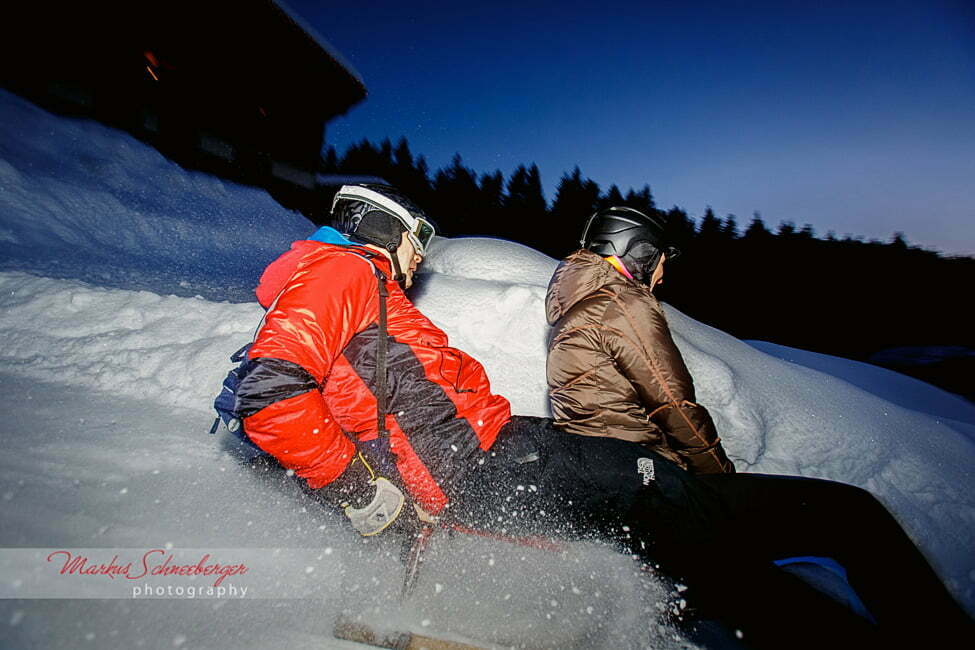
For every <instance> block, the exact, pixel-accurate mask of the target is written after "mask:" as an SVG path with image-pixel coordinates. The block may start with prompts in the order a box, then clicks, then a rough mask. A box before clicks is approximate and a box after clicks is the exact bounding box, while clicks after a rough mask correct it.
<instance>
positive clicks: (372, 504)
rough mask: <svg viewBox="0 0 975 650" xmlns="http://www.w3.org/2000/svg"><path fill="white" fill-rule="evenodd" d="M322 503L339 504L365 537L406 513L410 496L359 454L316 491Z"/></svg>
mask: <svg viewBox="0 0 975 650" xmlns="http://www.w3.org/2000/svg"><path fill="white" fill-rule="evenodd" d="M314 496H315V498H316V499H318V500H319V501H320V502H325V503H329V504H331V505H333V506H338V507H339V508H341V509H342V512H344V513H345V516H346V517H348V518H349V521H350V523H351V524H352V527H353V528H355V529H356V531H357V532H358V533H359V534H360V535H363V536H364V537H371V536H372V535H376V534H378V533H381V532H382V531H384V530H386V529H387V528H388V527H389V526H390V525H392V524H393V522H395V521H396V520H397V519H398V518H399V517H400V514H401V513H402V512H403V509H404V508H403V506H404V505H405V504H406V497H405V496H404V495H403V491H402V490H400V489H399V488H398V487H396V486H395V485H394V484H393V483H392V482H391V481H390V480H389V479H387V478H385V477H382V476H379V475H378V474H376V473H375V472H374V471H373V469H372V467H371V466H370V465H369V463H368V462H366V459H365V456H363V455H362V453H361V452H360V453H358V454H357V455H356V457H355V458H353V459H352V462H351V463H349V466H348V467H347V468H346V469H345V471H344V472H342V475H341V476H339V477H338V478H337V479H335V480H334V481H332V482H331V483H329V484H328V485H326V486H325V487H323V488H320V489H318V490H315V491H314Z"/></svg>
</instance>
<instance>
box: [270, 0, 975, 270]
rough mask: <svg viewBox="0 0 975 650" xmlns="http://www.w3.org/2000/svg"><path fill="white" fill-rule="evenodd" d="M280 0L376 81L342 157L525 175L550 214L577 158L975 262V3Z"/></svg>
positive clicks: (823, 229) (743, 220)
mask: <svg viewBox="0 0 975 650" xmlns="http://www.w3.org/2000/svg"><path fill="white" fill-rule="evenodd" d="M286 1H287V2H288V4H289V5H290V6H291V7H292V8H294V9H295V10H296V11H297V12H298V13H299V14H300V15H302V16H303V17H304V18H305V19H306V20H307V21H308V22H309V23H310V24H311V25H312V26H314V27H315V28H316V29H317V30H318V31H319V32H320V34H321V35H322V36H324V37H325V39H326V40H328V41H329V42H330V43H331V44H332V45H333V46H334V47H335V48H336V49H337V50H338V51H339V52H340V53H341V54H342V55H343V56H344V57H345V58H346V59H347V60H348V61H349V62H350V63H351V64H352V65H353V67H355V69H356V70H358V72H359V73H360V74H361V75H362V77H363V79H364V81H365V83H366V86H367V88H368V89H369V97H368V98H367V99H366V100H365V102H363V103H362V104H360V105H359V106H357V107H355V108H353V109H352V110H351V111H350V113H349V114H348V115H347V116H346V117H343V118H339V119H337V120H335V121H334V122H332V123H331V124H330V125H329V131H328V134H327V140H328V142H329V143H331V144H334V145H335V146H336V148H337V149H338V150H339V152H340V153H341V152H342V151H344V149H345V147H346V146H347V145H348V144H350V143H352V142H355V141H358V140H361V139H362V138H369V139H371V140H373V141H376V142H378V141H379V140H381V139H382V138H384V137H389V138H390V139H392V140H393V141H394V142H395V141H396V140H397V139H398V138H399V137H400V136H406V138H407V139H408V140H409V143H410V145H411V147H412V149H413V151H414V153H417V154H424V155H425V156H426V157H427V160H428V163H429V164H430V167H431V169H436V168H438V167H441V166H444V165H447V164H448V163H449V162H450V160H451V158H452V157H453V155H454V154H455V153H460V154H461V156H462V157H463V159H464V162H465V164H467V165H468V166H470V167H473V168H474V169H475V170H477V171H478V172H488V171H493V170H495V169H500V170H501V171H502V172H504V174H505V175H506V176H507V175H509V174H510V173H511V171H512V170H513V169H514V168H515V167H516V166H517V165H518V164H521V163H531V162H535V163H537V164H538V166H539V169H540V170H541V173H542V179H543V182H544V184H545V190H546V198H547V199H548V200H549V201H551V199H552V198H553V195H554V190H555V187H556V185H557V183H558V181H559V178H560V177H561V175H562V174H563V173H565V172H567V171H571V169H572V168H573V166H575V165H579V166H580V168H581V169H582V172H583V174H584V175H585V176H588V177H590V178H592V179H593V180H595V181H596V182H598V183H599V184H600V186H601V187H602V188H603V189H606V188H608V187H609V185H610V184H612V183H616V184H617V185H618V186H620V188H621V189H622V190H623V191H624V192H625V191H626V189H627V188H629V187H636V188H639V187H641V186H642V185H643V184H644V183H648V184H649V185H650V187H651V189H652V190H653V193H654V196H655V197H656V199H657V203H658V205H659V206H661V207H663V208H668V207H670V206H672V205H679V206H681V207H683V208H684V209H686V210H687V211H688V212H689V213H690V214H691V215H692V216H699V215H700V214H702V213H703V211H704V209H705V207H706V206H707V205H710V206H712V207H713V208H714V210H715V212H716V213H717V214H718V215H719V216H722V217H723V216H725V215H727V214H729V213H734V214H735V215H737V217H738V222H739V225H740V226H742V227H744V226H746V225H747V224H748V222H749V221H750V220H751V216H752V213H753V212H754V211H756V210H757V211H759V212H761V214H762V217H763V219H764V220H765V222H766V224H767V225H768V226H769V227H771V228H773V229H774V228H775V227H777V226H778V224H779V222H781V221H783V220H791V221H794V222H796V224H797V225H799V226H801V225H802V224H804V223H807V222H808V223H811V224H813V226H814V228H815V230H816V233H817V235H819V236H824V235H825V234H826V233H827V231H829V230H833V231H835V233H836V234H837V235H838V236H844V235H846V234H853V235H862V236H864V237H866V238H868V239H870V238H877V239H881V240H884V241H887V240H889V239H890V237H891V235H892V233H893V232H894V231H903V232H904V233H905V234H906V236H907V238H908V240H909V241H910V242H911V243H914V244H919V245H922V246H924V247H927V248H933V249H937V250H941V251H943V252H946V253H955V254H957V253H961V254H975V3H971V2H968V1H966V0H943V1H942V0H928V1H924V0H917V1H915V2H901V1H898V0H886V1H878V2H856V1H851V2H843V1H839V0H837V1H835V2H829V1H827V2H813V1H811V0H809V1H805V2H791V1H789V0H779V1H778V2H768V3H758V2H652V1H647V2H613V1H605V2H573V1H572V0H563V1H561V2H552V1H549V2H530V1H527V0H526V1H524V2H506V1H496V2H485V3H482V4H483V6H472V5H473V3H465V2H407V1H401V2H386V1H370V2H323V1H314V0H286ZM320 92H321V90H320Z"/></svg>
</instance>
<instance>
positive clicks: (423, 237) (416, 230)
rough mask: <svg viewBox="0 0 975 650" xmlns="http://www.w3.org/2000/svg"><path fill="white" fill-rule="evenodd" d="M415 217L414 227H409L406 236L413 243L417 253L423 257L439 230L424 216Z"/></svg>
mask: <svg viewBox="0 0 975 650" xmlns="http://www.w3.org/2000/svg"><path fill="white" fill-rule="evenodd" d="M413 219H414V224H413V227H412V228H408V229H407V231H406V236H407V237H409V239H410V241H411V242H412V243H413V248H415V249H416V252H417V254H419V255H420V256H421V257H423V256H424V255H425V254H426V250H427V246H429V245H430V242H431V241H433V236H434V235H436V234H437V230H436V229H435V228H434V227H433V224H431V223H430V222H429V221H427V220H426V219H424V218H423V217H414V218H413Z"/></svg>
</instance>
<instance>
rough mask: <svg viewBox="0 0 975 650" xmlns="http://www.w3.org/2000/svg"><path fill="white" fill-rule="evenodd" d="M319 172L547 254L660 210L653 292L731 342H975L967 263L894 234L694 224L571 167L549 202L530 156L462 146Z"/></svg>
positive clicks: (964, 381)
mask: <svg viewBox="0 0 975 650" xmlns="http://www.w3.org/2000/svg"><path fill="white" fill-rule="evenodd" d="M321 171H322V172H323V173H327V174H348V175H372V176H379V177H381V178H384V179H386V180H387V181H388V182H389V183H391V184H392V185H395V186H396V187H398V188H400V189H401V190H402V191H403V192H404V194H406V195H407V196H410V197H411V198H413V199H414V200H415V201H416V203H417V204H418V205H420V206H422V207H423V209H424V210H425V211H426V212H427V213H428V214H430V215H431V217H433V219H434V220H435V221H436V223H437V227H438V230H439V232H441V233H442V234H444V235H446V236H468V235H483V236H488V237H501V238H504V239H509V240H512V241H517V242H520V243H522V244H525V245H527V246H530V247H531V248H534V249H536V250H539V251H541V252H543V253H546V254H548V255H550V256H552V257H554V258H556V259H560V258H562V257H564V256H565V255H566V254H567V253H569V252H571V251H572V250H574V249H575V248H577V247H578V237H579V234H580V231H581V230H582V227H583V225H584V224H585V220H586V219H587V218H588V217H589V215H591V214H592V213H593V212H595V211H596V210H597V209H599V208H603V207H608V206H619V205H625V206H629V207H633V208H636V209H638V210H640V211H642V212H644V213H647V214H654V215H659V216H663V217H665V218H666V220H667V223H668V227H669V229H670V231H671V236H672V238H673V240H674V241H675V242H676V243H677V245H678V246H679V247H680V248H681V249H682V251H683V255H682V256H681V258H680V259H678V260H676V261H675V263H674V264H672V265H668V267H667V269H666V271H667V274H666V277H665V282H664V285H663V286H661V287H660V288H659V289H658V294H659V295H660V297H661V298H662V299H663V300H664V301H666V302H668V303H670V304H672V305H673V306H675V307H676V308H678V309H680V310H681V311H683V312H684V313H686V314H688V315H689V316H691V317H692V318H695V319H697V320H699V321H702V322H704V323H707V324H709V325H712V326H714V327H717V328H718V329H721V330H724V331H726V332H729V333H731V334H733V335H735V336H737V337H739V338H743V339H758V340H765V341H772V342H775V343H779V344H782V345H787V346H792V347H799V348H803V349H807V350H813V351H819V352H823V353H826V354H833V355H838V356H844V357H848V358H852V359H867V358H868V357H869V356H870V355H871V354H873V353H874V352H876V351H878V350H881V349H884V348H887V347H892V346H917V345H958V346H966V347H969V348H975V322H973V318H972V316H971V315H970V312H971V310H970V309H969V306H968V303H969V302H970V300H971V296H972V292H973V289H972V288H973V287H975V258H971V257H942V256H941V255H939V254H937V253H935V252H932V251H927V250H923V249H921V248H919V247H916V246H911V245H909V244H908V242H907V241H906V239H905V237H904V235H903V234H901V233H895V234H894V235H893V236H892V238H891V240H890V241H889V242H879V241H875V240H873V241H864V239H863V238H861V237H853V236H850V235H845V236H844V237H843V238H838V237H836V235H835V234H834V233H832V232H830V233H827V234H826V235H825V237H817V236H816V232H815V229H814V228H813V226H812V225H810V224H805V225H803V226H801V227H797V226H796V225H795V223H793V222H791V221H783V222H781V223H780V224H779V225H778V226H777V227H775V229H774V230H773V229H771V228H769V227H768V226H767V225H766V224H765V222H764V221H763V219H762V217H761V215H760V214H759V213H757V212H756V213H754V214H753V215H752V217H751V219H750V220H749V221H748V223H747V225H742V224H739V222H738V218H737V217H736V216H735V215H727V216H725V217H724V218H721V217H718V216H717V215H715V213H714V211H713V210H712V209H711V208H707V209H706V210H705V212H704V214H703V215H700V217H699V218H694V217H691V216H690V215H688V214H687V212H686V211H685V210H683V209H682V208H679V207H676V206H675V207H672V208H670V209H667V210H663V209H661V208H658V207H657V205H656V204H655V202H654V198H653V194H652V192H651V190H650V185H649V184H646V185H644V186H643V187H642V188H640V189H638V190H634V189H632V188H631V189H627V190H626V191H625V193H624V191H623V190H621V189H620V188H619V187H617V186H616V185H611V186H610V187H609V188H607V189H605V190H603V189H602V188H600V186H599V185H598V184H597V183H596V182H595V181H593V180H591V179H589V178H586V177H585V176H583V174H582V171H581V170H580V169H579V167H578V166H577V167H575V168H574V169H573V170H572V171H571V172H566V173H564V174H563V175H562V177H561V179H560V181H559V183H558V186H557V188H556V191H555V196H554V197H552V200H551V202H549V201H547V200H546V197H545V194H544V191H543V187H542V179H541V173H540V171H539V169H538V167H537V166H536V165H535V164H530V165H519V166H518V167H517V168H516V169H515V170H514V171H513V172H512V173H511V174H510V175H509V176H507V177H505V175H504V174H502V173H501V171H498V170H495V171H493V172H481V173H478V172H477V171H475V170H474V169H471V168H470V167H467V166H466V165H464V163H463V160H462V158H461V156H460V155H459V154H458V155H455V156H454V159H453V161H452V162H451V164H450V165H448V166H446V167H443V168H441V169H438V170H436V171H435V172H431V171H430V169H429V167H428V164H427V162H426V160H425V158H424V157H423V156H417V155H414V154H413V152H412V151H411V150H410V147H409V144H408V143H407V141H406V139H405V138H403V139H400V140H399V142H398V143H397V144H396V145H395V146H394V145H393V144H392V143H391V142H390V141H389V140H388V139H387V140H383V141H382V142H381V143H379V144H378V145H376V144H373V143H371V142H369V141H368V140H363V141H361V142H359V143H357V144H354V145H352V146H350V147H349V148H348V149H347V150H346V151H345V153H344V154H343V155H342V156H339V155H338V154H337V153H336V151H335V149H334V148H332V147H329V148H328V149H327V150H326V152H325V154H324V155H323V156H322V161H321ZM923 216H924V215H918V218H919V219H920V218H923ZM963 365H964V372H961V371H957V372H956V371H952V372H949V373H948V374H951V375H956V374H957V375H959V376H958V377H956V378H954V379H952V380H951V381H950V382H949V383H950V385H949V386H946V387H948V388H949V389H951V390H954V391H955V392H959V393H963V394H967V395H969V396H970V397H975V380H973V379H971V377H972V376H975V372H972V371H973V370H975V358H971V359H970V360H969V361H968V362H963ZM926 378H927V379H929V380H932V379H931V378H930V377H926ZM934 383H938V381H935V382H934ZM942 383H944V382H942Z"/></svg>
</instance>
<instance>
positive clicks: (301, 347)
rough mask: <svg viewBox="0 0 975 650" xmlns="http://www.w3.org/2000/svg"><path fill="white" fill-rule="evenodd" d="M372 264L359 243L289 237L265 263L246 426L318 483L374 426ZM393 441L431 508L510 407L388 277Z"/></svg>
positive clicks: (244, 387) (374, 256)
mask: <svg viewBox="0 0 975 650" xmlns="http://www.w3.org/2000/svg"><path fill="white" fill-rule="evenodd" d="M373 265H375V267H376V268H379V269H380V270H381V271H382V272H383V273H384V274H385V276H386V277H387V278H389V277H391V276H392V274H391V272H390V263H389V260H387V259H386V258H385V257H384V256H382V255H380V254H378V253H374V252H373V251H370V250H369V249H366V248H362V247H354V248H353V247H349V246H341V245H333V244H327V243H321V242H318V241H311V240H305V241H299V242H295V243H294V244H293V245H292V247H291V250H290V251H288V252H287V253H285V254H284V255H282V256H281V257H279V258H278V259H277V260H275V261H274V262H273V263H272V264H271V265H270V266H269V267H268V268H267V270H266V271H265V272H264V275H263V276H262V278H261V286H260V287H259V288H258V290H257V293H258V298H259V300H260V301H261V304H262V305H264V306H265V307H266V308H267V309H268V311H267V313H266V315H265V318H264V321H263V323H262V325H261V327H260V329H259V330H258V333H257V337H256V339H255V341H254V344H253V345H252V346H251V348H250V351H249V352H248V358H249V359H250V360H251V362H252V364H253V367H252V369H251V370H250V371H249V372H248V374H247V376H246V378H245V379H244V380H243V381H242V382H241V385H240V388H239V390H238V400H239V402H238V403H239V404H241V405H243V407H244V408H243V409H242V411H243V414H244V418H243V423H244V430H245V431H246V433H247V435H248V437H249V438H250V439H251V440H252V441H253V442H254V443H255V444H256V445H257V446H259V447H260V448H261V449H263V450H264V451H266V452H268V453H269V454H271V455H272V456H274V457H275V458H276V459H277V460H278V461H279V462H280V463H281V464H282V465H284V466H285V467H287V468H289V469H292V470H294V471H295V473H296V474H297V475H298V476H300V477H302V478H304V479H305V480H307V482H308V485H309V487H312V488H320V487H322V486H324V485H327V484H328V483H330V482H331V481H333V480H335V479H336V478H337V477H338V476H339V475H341V473H342V472H343V471H344V470H345V468H346V466H347V465H348V464H349V463H350V462H351V460H352V457H353V456H354V455H355V453H356V443H357V442H360V441H361V442H365V441H369V440H375V439H376V437H377V435H378V432H377V412H376V406H377V399H376V395H375V388H376V385H375V384H376V382H375V381H374V378H375V367H376V351H377V348H378V336H377V335H378V332H379V325H378V322H379V290H378V284H377V279H376V275H375V270H374V267H373ZM386 288H387V290H388V292H389V297H388V298H387V314H388V316H387V332H388V335H389V339H388V341H389V343H388V353H387V369H388V371H387V373H388V374H387V376H388V381H387V401H386V404H387V409H386V411H387V415H386V419H385V422H386V428H387V430H388V431H389V448H390V451H391V452H392V455H393V457H394V458H393V459H392V460H393V461H394V462H395V465H396V468H397V470H398V471H399V474H400V479H401V482H402V484H403V485H404V486H405V487H406V489H407V490H408V491H409V492H410V494H411V495H412V496H413V498H414V499H415V500H416V501H417V502H418V504H419V505H420V506H421V507H423V508H424V509H425V510H427V511H428V512H430V513H432V514H437V513H439V512H440V511H441V510H442V509H443V507H444V506H445V505H446V504H447V502H448V500H449V499H448V495H449V494H450V492H451V490H452V489H453V488H454V487H455V486H457V485H458V484H459V483H460V481H461V480H462V476H463V474H464V473H465V472H466V471H467V468H469V467H470V466H471V464H472V461H475V462H476V457H477V456H478V455H479V452H478V450H480V451H487V450H488V449H489V448H490V447H491V445H492V444H494V440H495V438H496V437H497V435H498V431H499V430H500V429H501V427H502V426H504V425H505V423H507V422H508V420H509V419H510V417H511V412H510V407H509V404H508V401H507V400H506V399H505V398H504V397H501V396H500V395H494V394H492V393H491V387H490V384H489V382H488V378H487V374H486V373H485V372H484V368H483V367H482V366H481V364H480V363H478V362H477V361H476V360H474V359H473V358H472V357H470V356H468V355H467V354H465V353H464V352H462V351H461V350H458V349H455V348H452V347H449V345H448V342H447V335H446V334H445V333H444V332H443V331H442V330H440V329H439V328H437V327H436V326H435V325H434V324H433V323H431V322H430V320H429V319H427V318H426V317H425V316H424V315H423V314H421V313H420V312H419V311H418V310H417V309H416V307H414V306H413V303H411V302H410V300H409V299H408V298H407V297H406V294H404V293H403V291H402V289H401V288H400V287H399V285H398V284H397V283H396V282H394V281H392V280H387V281H386Z"/></svg>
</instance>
